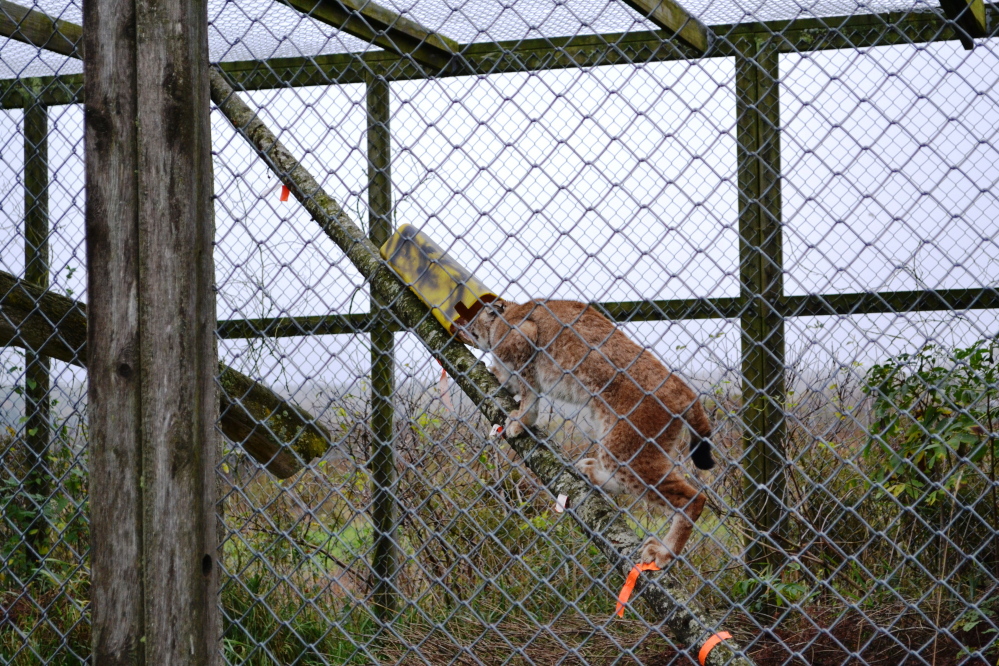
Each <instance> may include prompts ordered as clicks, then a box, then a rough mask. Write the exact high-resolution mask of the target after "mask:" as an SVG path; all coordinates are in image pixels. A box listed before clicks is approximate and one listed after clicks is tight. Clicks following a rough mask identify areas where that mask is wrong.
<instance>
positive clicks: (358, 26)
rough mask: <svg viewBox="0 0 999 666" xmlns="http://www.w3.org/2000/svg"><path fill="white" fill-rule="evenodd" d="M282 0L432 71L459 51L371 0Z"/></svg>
mask: <svg viewBox="0 0 999 666" xmlns="http://www.w3.org/2000/svg"><path fill="white" fill-rule="evenodd" d="M282 1H283V2H284V3H285V4H287V5H289V6H291V7H293V8H295V9H297V10H298V11H300V12H302V13H303V14H306V15H308V16H310V17H311V18H314V19H316V20H317V21H322V22H323V23H326V24H327V25H331V26H333V27H334V28H338V29H340V30H343V31H344V32H346V33H347V34H349V35H353V36H354V37H358V38H360V39H363V40H364V41H366V42H370V43H372V44H376V45H378V46H380V47H382V48H383V49H387V50H389V51H391V52H393V53H397V54H399V55H400V56H402V57H411V58H413V59H414V60H416V61H417V62H419V63H420V64H421V65H424V66H425V67H427V68H428V69H429V70H431V71H441V70H446V69H448V67H449V66H450V65H451V64H452V62H453V56H454V54H455V53H457V52H458V44H457V42H455V41H454V40H451V39H448V38H447V37H445V36H443V35H441V34H438V33H435V32H433V31H431V30H428V29H427V28H424V27H423V26H422V25H420V24H419V23H417V22H416V21H414V20H412V19H410V18H407V17H405V16H400V15H399V14H398V13H396V12H394V11H392V10H391V9H388V8H387V7H383V6H382V5H379V4H377V3H375V2H372V1H371V0H282Z"/></svg>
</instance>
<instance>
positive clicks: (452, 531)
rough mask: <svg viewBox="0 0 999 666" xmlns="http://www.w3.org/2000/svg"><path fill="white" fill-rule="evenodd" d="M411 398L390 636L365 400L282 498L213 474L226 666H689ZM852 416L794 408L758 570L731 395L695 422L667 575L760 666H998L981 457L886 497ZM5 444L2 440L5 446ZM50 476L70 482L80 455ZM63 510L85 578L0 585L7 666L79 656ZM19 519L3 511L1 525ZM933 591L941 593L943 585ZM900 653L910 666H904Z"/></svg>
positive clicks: (346, 402)
mask: <svg viewBox="0 0 999 666" xmlns="http://www.w3.org/2000/svg"><path fill="white" fill-rule="evenodd" d="M844 377H845V378H847V379H848V377H847V376H846V375H844ZM830 386H831V387H832V388H830ZM407 389H408V392H406V394H405V395H404V396H403V395H400V396H399V400H398V402H397V423H396V428H397V432H398V440H397V442H396V448H397V455H398V460H399V466H398V470H399V483H398V487H397V489H396V491H395V492H396V496H397V498H398V500H399V504H400V506H401V509H402V512H401V515H400V517H399V525H398V529H397V540H398V543H399V545H400V548H401V549H402V551H403V553H404V557H403V562H402V566H401V569H400V571H399V573H398V576H397V577H396V579H395V580H394V584H395V585H396V587H397V589H398V590H399V594H400V597H401V598H402V599H403V600H404V603H403V607H402V608H401V610H400V612H399V614H398V616H397V618H396V619H395V620H394V621H393V622H392V623H390V624H389V625H387V626H379V624H378V623H377V622H376V620H375V619H374V614H373V609H372V607H371V604H372V601H371V596H370V592H371V589H372V582H373V581H372V580H371V568H370V562H369V560H370V557H371V555H370V552H369V548H370V544H371V538H372V528H371V524H372V523H371V520H370V517H369V510H370V509H369V504H368V503H369V497H370V480H369V477H368V474H367V470H366V467H365V464H366V460H367V456H368V450H369V446H370V441H369V432H368V430H367V429H366V428H365V427H364V425H363V424H364V423H365V422H366V418H367V414H366V404H365V402H364V400H363V399H360V398H350V397H345V398H343V399H342V400H340V401H339V402H338V403H337V404H336V407H335V409H336V411H335V412H334V413H332V414H331V416H330V425H331V426H332V429H333V430H335V431H337V433H338V436H339V437H340V438H341V440H342V441H341V444H340V445H339V446H338V447H337V448H336V450H335V452H334V454H333V455H331V456H329V457H327V459H325V460H323V461H320V462H318V463H317V464H315V465H313V466H311V467H309V468H308V469H307V470H305V471H304V472H303V473H301V474H300V475H298V476H297V477H296V478H294V479H291V480H288V481H286V482H283V483H281V482H277V481H275V480H274V479H273V478H272V477H270V476H268V475H267V474H266V473H265V472H263V471H262V470H261V469H260V468H259V467H258V466H256V465H255V464H254V463H253V462H252V461H251V460H250V459H248V458H247V457H246V456H245V455H243V454H241V453H240V451H239V450H238V449H232V450H229V451H228V453H227V455H226V457H225V460H224V464H223V466H222V470H221V477H222V479H223V486H224V489H225V496H224V499H223V500H222V507H223V515H224V526H225V531H226V540H225V544H224V565H225V568H226V571H227V574H228V575H227V576H226V578H225V582H224V586H223V590H222V600H223V607H224V611H225V636H224V646H223V648H224V652H225V654H226V656H227V659H228V660H229V662H231V663H241V664H242V663H246V664H272V663H273V664H292V663H295V664H313V663H315V664H319V663H333V664H346V663H357V664H368V663H375V662H379V663H393V664H394V663H401V664H426V663H430V664H498V663H512V664H531V663H533V664H584V663H585V664H618V663H644V664H651V665H654V666H659V665H662V664H668V663H677V664H684V663H689V662H690V659H689V657H688V656H683V650H684V648H685V646H676V645H672V644H671V643H670V641H669V640H668V638H667V637H668V633H666V632H665V631H664V630H661V629H660V628H658V627H655V626H649V625H648V624H646V622H645V621H644V620H642V619H641V618H640V617H639V616H638V615H637V614H636V612H635V610H630V611H629V612H628V613H627V614H626V616H625V619H623V620H621V619H617V618H612V613H613V609H614V597H615V595H616V593H617V589H618V588H619V586H620V584H621V581H620V579H619V578H618V577H617V576H616V575H608V574H607V573H606V571H607V568H606V565H605V564H604V562H603V561H602V558H601V557H600V556H599V555H598V554H597V552H596V549H595V548H594V547H592V546H591V545H590V544H589V543H588V541H587V540H586V539H585V538H584V537H583V535H582V534H581V533H580V531H579V530H578V529H577V528H576V527H575V525H574V524H573V522H572V520H571V518H569V517H568V516H566V515H564V514H557V513H555V512H554V511H553V501H552V498H551V496H550V495H549V494H548V493H547V491H544V490H543V489H541V488H539V487H538V485H537V484H536V483H535V481H534V479H533V478H532V476H531V474H530V472H528V471H527V470H526V469H525V468H523V467H522V466H521V465H520V464H519V463H518V462H517V460H515V459H514V458H513V457H512V456H511V454H510V452H509V450H508V449H507V448H506V447H504V446H502V445H500V444H497V443H496V442H491V441H488V440H487V439H486V438H485V437H484V434H485V432H486V427H485V425H484V424H483V423H482V422H481V421H480V420H479V419H478V417H477V416H476V415H475V413H474V412H473V410H472V409H471V407H470V405H467V404H463V403H462V402H461V401H458V408H459V411H460V412H461V416H460V418H455V417H454V415H452V414H450V413H449V412H448V411H447V410H445V409H444V407H443V406H442V405H441V404H440V402H439V401H438V400H436V399H435V398H434V392H433V390H431V391H424V390H422V389H421V388H420V387H415V386H409V387H407ZM359 393H361V394H362V395H363V393H364V391H363V389H362V390H361V391H359ZM863 398H864V396H863V395H862V394H861V392H860V391H859V390H858V388H857V385H856V383H854V384H853V385H850V384H849V382H840V383H838V384H832V383H830V382H825V383H824V385H823V389H822V390H821V391H810V392H802V393H801V394H799V395H796V396H792V400H793V401H794V402H792V403H791V404H789V405H788V407H789V410H788V412H789V419H788V444H787V446H788V453H789V458H790V460H791V461H792V463H793V464H792V465H791V466H790V467H789V473H788V476H787V479H788V491H787V493H788V494H787V498H786V501H787V504H788V506H789V507H791V509H792V513H791V517H790V519H789V521H788V523H787V525H786V526H785V529H784V531H783V534H782V542H781V545H782V547H783V549H784V550H785V551H786V553H787V554H788V555H789V556H790V557H789V559H788V560H787V564H786V566H783V567H781V568H779V569H778V570H776V571H767V570H763V569H761V568H760V567H757V568H756V569H755V570H754V569H753V568H750V567H749V566H747V564H746V562H745V558H744V543H745V539H746V537H747V536H750V535H752V533H753V530H752V527H751V526H749V525H748V524H746V522H745V521H744V520H743V519H742V517H741V515H740V507H741V501H742V486H741V484H742V479H741V475H740V473H739V472H738V467H737V464H736V463H737V459H738V457H739V455H740V453H739V452H740V451H741V444H740V436H741V435H740V430H739V428H738V420H737V418H736V414H737V413H738V396H737V394H734V393H724V392H721V393H719V394H717V395H715V396H713V398H712V399H710V400H709V401H708V406H709V407H710V409H711V410H712V417H713V419H714V421H715V422H716V423H717V424H718V426H719V427H718V432H717V435H716V437H715V440H716V446H717V449H718V453H719V458H720V463H721V464H719V466H718V467H717V468H716V469H715V470H714V471H713V472H712V473H711V474H705V475H703V476H702V481H703V482H704V483H705V485H706V487H707V488H708V489H709V490H708V492H709V493H710V496H711V500H710V509H709V510H708V511H706V512H705V515H704V517H703V518H702V519H701V521H700V523H699V528H700V535H699V536H697V537H695V540H692V541H691V544H690V546H689V550H688V552H687V558H686V560H685V561H684V562H680V563H677V564H676V565H675V566H677V567H679V568H680V569H681V571H682V575H683V576H684V577H685V579H686V580H687V581H688V584H689V586H690V588H691V590H694V591H696V592H697V593H698V597H699V599H700V600H701V601H702V602H703V603H704V604H705V605H707V606H709V607H712V608H714V609H715V611H716V612H717V613H718V614H719V615H721V616H723V617H724V618H725V619H724V621H723V625H724V627H725V628H727V629H729V630H731V631H733V633H735V634H736V635H737V636H738V637H739V638H740V639H742V640H743V641H744V642H745V643H744V644H746V645H747V646H749V648H750V650H751V651H752V655H753V656H754V658H755V659H756V661H757V663H759V664H761V665H762V664H768V665H769V664H813V665H825V664H830V665H831V664H851V663H858V664H859V663H867V664H879V665H884V666H888V665H895V664H902V663H905V664H910V663H911V664H917V663H918V664H934V665H935V666H954V665H956V664H966V665H972V664H976V665H977V664H984V663H986V662H985V661H984V660H982V659H980V658H974V657H966V656H963V655H964V654H967V651H969V650H970V651H974V650H977V649H979V648H982V647H986V646H987V647H988V649H989V650H991V652H989V654H991V655H993V658H994V657H995V656H996V655H995V653H996V643H995V641H996V634H995V633H994V632H993V630H994V629H995V628H996V626H997V614H999V603H997V591H996V586H995V583H994V581H995V580H996V578H997V577H999V552H997V551H999V540H997V538H996V536H995V529H996V526H997V524H999V519H997V515H996V514H997V507H996V505H995V503H994V502H992V501H991V500H990V495H989V493H988V492H987V491H989V490H990V484H991V492H993V493H994V488H995V485H994V479H995V477H994V476H992V477H991V478H989V470H992V471H991V474H993V475H994V465H995V461H994V460H993V459H992V458H993V457H992V456H988V457H986V458H984V459H982V460H981V461H980V462H979V463H978V465H977V467H978V468H979V471H978V472H976V473H971V472H970V471H969V472H968V473H967V474H966V476H965V480H964V481H963V482H961V483H959V484H958V485H957V486H956V488H955V491H956V492H955V493H954V495H953V497H952V498H951V499H947V498H941V499H939V501H935V502H933V503H932V504H927V503H926V502H925V501H922V502H921V501H919V500H917V499H909V498H906V496H904V495H902V496H900V497H899V498H896V497H894V496H893V495H892V494H891V493H888V492H885V491H884V490H883V489H882V488H880V487H878V486H877V485H872V483H871V479H873V478H876V476H877V474H878V471H879V470H878V466H879V461H878V460H877V459H876V457H871V456H869V455H868V456H865V455H864V449H865V447H866V445H867V442H868V434H867V428H868V425H869V423H870V418H871V416H870V414H869V413H868V412H869V405H868V403H866V402H865V401H864V399H863ZM550 426H551V429H552V431H553V433H554V435H553V437H554V438H555V440H556V441H558V442H559V443H560V445H561V446H562V447H563V449H564V450H565V451H566V453H567V454H568V455H570V456H573V457H578V456H580V455H582V454H583V453H584V452H585V450H586V449H587V448H588V447H589V446H590V445H591V443H590V441H589V439H588V438H587V437H586V436H585V434H584V433H583V432H582V430H583V429H582V428H580V429H578V430H577V428H576V427H575V426H574V425H573V424H572V422H570V421H565V420H563V419H561V418H560V417H558V416H555V415H553V416H551V422H550ZM17 444H18V443H17V441H15V440H13V439H12V438H10V437H8V440H7V441H6V442H5V443H4V444H3V447H4V448H5V450H7V451H12V450H15V449H16V448H17ZM67 450H79V447H77V448H76V449H67ZM60 464H62V465H63V466H64V469H66V470H71V469H80V467H79V465H80V461H79V460H78V459H77V458H74V457H69V458H66V460H65V461H64V462H63V463H60ZM53 465H56V463H55V462H53ZM61 478H67V477H66V476H63V477H61ZM66 493H67V496H70V497H73V498H75V501H74V502H69V503H68V504H67V507H69V508H67V509H66V510H67V511H70V513H68V514H66V515H67V516H69V517H68V518H66V519H64V520H63V523H62V530H63V532H60V533H65V530H67V529H69V527H67V526H68V525H75V526H76V527H75V528H74V529H76V533H77V536H76V539H77V541H76V542H73V543H72V545H73V550H72V553H75V554H76V555H74V556H75V557H76V560H75V562H76V564H75V565H74V564H68V563H69V562H70V561H71V560H72V558H71V557H70V553H69V551H68V550H67V549H68V548H69V547H70V543H71V542H70V541H69V540H68V539H64V540H63V541H60V542H59V543H58V544H57V545H56V546H54V547H53V550H52V553H53V555H52V561H53V562H56V561H63V560H65V561H66V562H67V564H66V565H65V567H63V568H59V567H61V566H63V565H57V564H51V565H50V566H49V568H50V569H51V570H53V571H59V572H60V573H59V574H58V575H59V576H63V577H62V578H58V577H53V576H48V575H45V576H38V575H36V576H35V577H34V578H33V579H31V582H30V583H29V584H28V585H27V586H25V585H22V584H21V582H22V581H19V580H17V579H16V578H15V577H12V576H11V575H10V573H9V572H11V571H12V569H11V568H10V567H11V565H8V568H7V569H5V570H4V571H5V577H4V578H3V579H2V581H0V603H2V606H3V608H4V610H3V612H2V613H0V661H2V662H3V663H17V664H32V663H37V661H38V658H39V657H40V656H42V655H44V656H46V657H50V658H51V659H52V662H51V663H60V664H61V663H67V664H69V663H83V662H84V660H85V655H86V653H87V642H88V641H89V632H88V629H87V624H86V621H85V619H84V607H85V605H86V599H87V582H86V581H87V571H86V569H85V568H84V567H83V566H82V565H83V560H82V559H81V558H82V555H79V553H83V552H84V551H85V547H86V533H85V521H84V518H83V515H82V514H80V513H79V512H78V511H77V512H76V513H72V511H71V510H70V509H71V508H72V507H74V506H77V505H81V506H82V505H83V502H84V501H85V488H83V487H78V488H76V489H75V490H72V491H66ZM72 493H75V494H72ZM955 498H956V500H957V501H952V500H953V499H955ZM23 501H24V500H23V498H20V499H18V498H12V497H11V496H10V495H8V496H6V497H5V499H4V502H6V503H7V504H6V506H8V507H9V506H12V505H11V502H22V503H23ZM7 510H8V509H5V511H7ZM634 514H635V522H636V526H637V527H639V528H641V529H648V530H653V531H660V530H662V529H664V526H665V524H666V521H667V520H668V516H663V515H648V514H647V513H646V512H645V510H644V508H643V506H642V505H639V506H638V507H636V509H635V511H634ZM67 521H68V522H67ZM74 521H75V522H74ZM9 525H10V523H9V521H5V525H4V528H3V529H5V530H7V531H6V532H4V538H9V537H10V529H9ZM81 527H82V528H84V529H80V528H81ZM940 534H943V535H944V536H945V537H946V538H941V536H940ZM944 544H946V545H944ZM14 551H16V549H14ZM8 552H11V551H8ZM19 566H23V564H22V565H19ZM941 578H942V579H944V580H946V582H947V585H946V586H940V585H939V584H937V583H936V582H935V580H936V579H941ZM934 626H939V627H946V628H947V632H943V633H941V632H937V631H935V630H934ZM962 650H963V651H965V652H962ZM908 652H914V653H917V654H918V657H917V656H912V657H909V658H907V660H906V658H905V657H903V655H905V654H906V653H908ZM678 655H680V656H679V657H678ZM858 658H859V659H862V660H863V661H859V660H858Z"/></svg>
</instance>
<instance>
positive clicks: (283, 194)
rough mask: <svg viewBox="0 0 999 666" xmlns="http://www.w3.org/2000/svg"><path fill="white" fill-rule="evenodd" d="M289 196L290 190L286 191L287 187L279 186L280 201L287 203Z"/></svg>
mask: <svg viewBox="0 0 999 666" xmlns="http://www.w3.org/2000/svg"><path fill="white" fill-rule="evenodd" d="M290 194H291V190H289V189H288V186H287V185H282V186H281V201H287V200H288V196H289V195H290Z"/></svg>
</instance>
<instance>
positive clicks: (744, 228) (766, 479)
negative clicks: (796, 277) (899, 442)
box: [735, 35, 787, 571]
mask: <svg viewBox="0 0 999 666" xmlns="http://www.w3.org/2000/svg"><path fill="white" fill-rule="evenodd" d="M737 45H738V47H739V54H738V55H737V56H736V59H735V109H736V146H737V148H736V150H737V160H738V164H739V171H738V177H739V266H740V269H739V281H740V283H741V284H740V292H741V297H742V299H743V303H744V308H743V310H742V313H741V317H740V329H741V340H742V396H743V398H742V410H741V414H740V416H741V419H742V422H743V424H744V427H743V432H742V443H743V449H744V451H745V457H744V462H743V469H744V471H745V477H744V493H745V497H746V500H745V501H746V508H745V513H746V516H747V518H748V519H749V522H750V524H751V525H752V526H753V527H754V528H755V529H754V530H753V536H752V540H751V541H750V543H749V544H747V545H748V546H749V552H748V555H749V559H750V561H751V562H752V563H753V566H754V567H756V568H757V570H758V571H763V570H764V569H769V570H770V571H778V570H779V566H780V562H779V558H780V557H781V553H783V552H786V551H787V547H786V546H787V544H786V543H784V541H783V533H784V531H785V526H786V524H787V523H786V517H785V515H784V506H785V503H784V490H785V476H784V469H785V467H786V465H787V454H786V441H785V440H786V438H787V423H786V418H785V416H784V400H785V391H784V372H785V367H784V351H785V349H784V337H785V336H784V317H782V316H781V313H780V312H778V311H777V310H776V308H774V306H773V304H774V303H775V302H777V301H778V300H779V299H780V297H781V295H782V294H783V293H784V267H783V249H782V248H783V234H782V231H783V227H782V224H781V178H780V174H781V164H780V100H779V97H778V94H779V92H778V91H779V87H778V81H779V72H778V57H777V49H776V44H775V40H774V39H772V38H767V37H763V36H760V35H754V36H751V37H740V38H739V39H738V40H737Z"/></svg>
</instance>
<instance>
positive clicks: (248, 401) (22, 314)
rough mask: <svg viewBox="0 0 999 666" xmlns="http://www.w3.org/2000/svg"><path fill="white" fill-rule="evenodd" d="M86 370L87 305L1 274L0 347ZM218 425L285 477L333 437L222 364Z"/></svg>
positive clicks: (311, 419) (308, 417) (304, 414)
mask: <svg viewBox="0 0 999 666" xmlns="http://www.w3.org/2000/svg"><path fill="white" fill-rule="evenodd" d="M3 346H14V347H22V348H25V349H30V350H32V351H34V352H36V353H38V354H44V355H45V356H49V357H51V358H56V359H59V360H60V361H65V362H66V363H70V364H72V365H77V366H80V367H82V368H85V367H87V306H86V305H84V304H83V303H80V302H78V301H74V300H73V299H71V298H67V297H65V296H60V295H59V294H56V293H53V292H51V291H46V290H44V289H42V288H40V287H37V286H35V285H33V284H30V283H28V282H25V281H24V280H18V279H17V278H16V277H14V276H13V275H10V274H9V273H4V272H2V271H0V347H3ZM219 384H220V386H221V390H220V391H219V421H220V423H219V425H220V427H221V430H222V432H223V433H224V434H225V436H226V437H228V438H229V439H231V440H232V441H234V442H236V443H238V444H240V445H241V446H242V447H243V448H244V449H246V452H247V453H249V454H250V455H251V456H253V458H254V459H255V460H256V461H257V462H259V463H260V464H261V465H264V466H265V467H266V468H267V471H269V472H270V473H271V474H273V475H274V476H276V477H278V478H279V479H286V478H288V477H289V476H291V475H293V474H295V473H296V472H298V471H299V470H300V469H302V466H303V462H308V461H309V460H312V459H313V458H316V457H318V456H321V455H322V454H323V453H325V452H326V451H327V449H329V446H330V434H329V432H328V431H327V430H326V428H325V427H323V426H321V425H319V424H318V423H316V420H315V418H314V417H313V416H312V415H311V414H309V413H308V412H306V411H305V410H303V409H301V408H299V407H296V406H295V405H293V404H291V403H289V402H287V401H285V400H283V399H282V398H281V397H280V396H278V395H277V394H276V393H274V391H272V390H270V389H269V388H267V387H266V386H263V385H262V384H259V383H258V382H255V381H253V380H252V379H250V378H249V377H247V376H246V375H244V374H242V373H240V372H237V371H235V370H233V369H232V368H230V367H228V366H226V365H223V364H221V363H220V364H219Z"/></svg>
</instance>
